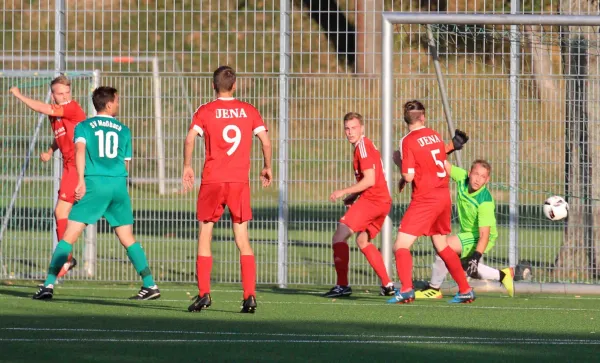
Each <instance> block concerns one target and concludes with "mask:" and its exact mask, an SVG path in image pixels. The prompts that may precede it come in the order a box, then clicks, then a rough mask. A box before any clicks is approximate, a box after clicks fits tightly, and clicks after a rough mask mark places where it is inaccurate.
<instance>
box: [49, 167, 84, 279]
mask: <svg viewBox="0 0 600 363" xmlns="http://www.w3.org/2000/svg"><path fill="white" fill-rule="evenodd" d="M78 181H79V176H78V175H77V170H76V168H75V166H71V165H68V166H66V167H64V168H63V174H62V178H61V179H60V188H59V190H58V201H57V203H56V207H55V208H54V217H55V218H56V236H57V237H58V240H59V241H60V240H61V239H62V238H63V235H64V233H65V230H66V228H67V221H68V218H69V213H70V212H71V209H72V208H73V203H75V188H76V187H77V183H78ZM75 266H77V260H75V259H74V258H73V254H70V255H69V257H68V258H67V262H65V264H64V265H63V267H62V268H61V269H60V271H59V272H58V278H61V277H63V276H64V275H65V274H66V273H67V272H69V271H70V270H71V269H73V268H74V267H75Z"/></svg>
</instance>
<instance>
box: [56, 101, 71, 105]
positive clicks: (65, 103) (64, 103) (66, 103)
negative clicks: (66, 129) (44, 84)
mask: <svg viewBox="0 0 600 363" xmlns="http://www.w3.org/2000/svg"><path fill="white" fill-rule="evenodd" d="M71 101H73V100H69V101H67V102H63V103H59V105H60V106H64V105H68V104H69V103H71Z"/></svg>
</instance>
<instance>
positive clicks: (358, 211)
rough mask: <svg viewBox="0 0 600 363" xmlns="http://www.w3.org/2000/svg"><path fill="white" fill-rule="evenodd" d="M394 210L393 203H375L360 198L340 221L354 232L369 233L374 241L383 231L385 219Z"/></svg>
mask: <svg viewBox="0 0 600 363" xmlns="http://www.w3.org/2000/svg"><path fill="white" fill-rule="evenodd" d="M390 209H392V202H391V201H390V202H383V203H381V202H374V201H372V200H367V199H362V198H358V200H357V201H356V202H354V204H352V206H351V207H350V209H348V211H347V212H346V214H344V216H343V217H342V218H341V219H340V223H343V224H345V225H347V226H348V228H350V229H351V230H352V232H367V234H368V235H369V238H370V239H374V238H375V237H377V235H378V234H379V231H381V226H383V222H384V221H385V217H387V215H388V214H389V213H390Z"/></svg>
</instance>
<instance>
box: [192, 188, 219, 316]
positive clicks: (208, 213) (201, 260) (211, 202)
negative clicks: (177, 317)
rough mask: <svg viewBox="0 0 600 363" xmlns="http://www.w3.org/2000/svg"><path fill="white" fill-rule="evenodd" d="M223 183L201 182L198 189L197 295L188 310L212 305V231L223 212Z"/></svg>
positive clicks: (198, 309)
mask: <svg viewBox="0 0 600 363" xmlns="http://www.w3.org/2000/svg"><path fill="white" fill-rule="evenodd" d="M223 191H224V184H222V183H217V184H203V185H201V186H200V190H199V191H198V201H197V205H196V217H197V219H198V251H197V252H198V254H197V257H196V278H197V280H196V282H197V286H198V296H197V297H196V299H195V300H194V302H193V303H192V304H191V305H190V306H188V311H190V312H194V311H201V310H202V309H205V308H208V307H210V306H211V305H212V298H211V296H210V275H211V271H212V265H213V258H212V252H211V242H212V233H213V227H214V224H215V222H217V221H218V220H219V219H220V218H221V215H222V214H223V211H224V210H225V209H224V203H225V197H224V195H223Z"/></svg>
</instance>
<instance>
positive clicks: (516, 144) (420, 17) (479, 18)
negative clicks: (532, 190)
mask: <svg viewBox="0 0 600 363" xmlns="http://www.w3.org/2000/svg"><path fill="white" fill-rule="evenodd" d="M394 25H422V26H424V27H427V28H428V30H430V29H431V26H432V25H438V26H441V25H446V26H448V25H454V26H461V25H464V26H468V25H480V26H513V27H510V30H507V31H505V32H504V33H507V34H509V35H508V36H506V37H505V39H507V40H508V41H507V44H509V43H508V42H510V45H511V47H510V53H511V54H510V55H511V56H510V62H511V67H510V71H511V73H510V75H506V76H507V77H506V82H507V83H508V82H510V102H509V105H510V106H509V107H510V110H509V112H507V113H506V116H507V118H510V121H509V123H510V127H509V135H510V140H509V142H508V143H506V145H505V146H503V147H505V148H509V153H508V157H507V160H508V164H509V168H508V170H509V173H508V175H509V183H508V185H509V186H508V194H509V198H508V200H509V203H508V204H509V205H508V221H509V249H508V250H509V251H508V262H509V264H510V266H511V267H514V266H515V265H516V264H517V263H518V259H519V256H518V254H517V251H518V250H517V247H518V240H517V239H518V234H517V233H516V230H517V228H518V225H519V208H518V207H519V203H520V202H519V199H518V188H519V185H520V184H519V180H520V179H519V177H520V175H519V173H520V169H519V148H520V146H521V145H520V135H519V128H520V125H519V112H518V110H519V103H520V101H521V99H520V98H519V94H518V92H519V86H518V82H519V77H520V75H519V74H518V70H519V67H518V64H517V63H516V62H519V57H518V52H519V51H520V50H519V47H517V46H513V45H514V44H516V43H517V42H520V41H521V40H519V39H517V38H518V37H517V34H515V31H516V28H517V27H516V26H561V27H566V26H581V27H594V28H593V29H595V30H594V32H598V30H597V27H598V26H600V16H596V15H522V14H496V15H486V14H466V13H456V14H440V13H419V12H384V13H382V38H381V41H382V58H381V62H382V63H381V64H382V66H381V69H382V72H381V118H382V124H381V146H382V151H381V154H382V159H383V166H384V169H385V174H386V178H387V183H388V188H389V189H390V191H392V192H393V189H394V182H393V173H394V172H393V170H394V169H393V163H392V153H393V149H394V145H393V142H394V135H395V133H394V132H393V130H394V114H395V106H394V103H395V99H394V98H395V97H396V96H395V95H396V94H397V92H395V77H396V76H397V73H396V74H395V73H394V69H393V68H394V36H395V27H394ZM588 34H589V33H588ZM597 36H598V34H594V35H591V37H597ZM428 38H429V39H428V40H429V41H430V45H431V47H430V51H431V50H434V47H435V44H431V40H432V39H431V38H432V37H431V35H429V37H428ZM554 44H555V45H561V46H562V44H563V43H562V40H559V41H555V43H554ZM590 47H595V48H596V50H597V48H598V44H597V43H595V44H591V45H590ZM432 55H433V54H432ZM434 61H435V60H434ZM513 63H514V64H513ZM434 65H436V64H435V62H434ZM436 66H437V65H436ZM436 68H437V67H436ZM437 71H439V69H436V72H437ZM439 81H440V78H439V77H438V82H439ZM439 86H440V88H442V87H443V85H442V84H440V85H439ZM405 97H411V96H410V95H405ZM444 98H445V97H443V95H442V103H443V104H444V107H449V106H448V105H446V103H447V100H445V99H444ZM586 102H588V101H587V100H586ZM589 102H594V100H590V101H589ZM450 103H452V102H450ZM435 107H436V108H439V106H438V105H436V106H435ZM396 108H397V107H396ZM448 111H449V110H447V109H445V108H444V112H448ZM447 121H450V120H449V119H447ZM596 121H597V120H596ZM448 126H451V125H450V124H448ZM474 137H476V136H475V135H471V140H473V139H474ZM565 142H567V141H565ZM594 147H596V148H597V147H598V145H594ZM467 165H468V163H467ZM583 180H585V177H584V179H583ZM565 184H566V183H565ZM573 194H575V195H577V194H576V193H573ZM579 197H581V196H579ZM587 197H588V196H583V197H582V198H587ZM393 237H394V236H393V235H392V222H391V219H390V217H387V218H386V221H385V223H384V226H383V229H382V254H383V257H384V261H385V264H386V268H387V269H388V271H390V272H391V271H392V270H393V269H392V266H393V265H392V246H393ZM597 248H598V246H597Z"/></svg>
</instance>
